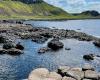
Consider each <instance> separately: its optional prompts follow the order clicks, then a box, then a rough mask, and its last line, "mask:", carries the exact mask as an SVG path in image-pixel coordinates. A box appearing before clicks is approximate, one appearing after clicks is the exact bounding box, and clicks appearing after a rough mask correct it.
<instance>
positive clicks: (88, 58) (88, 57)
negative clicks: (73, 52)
mask: <svg viewBox="0 0 100 80" xmlns="http://www.w3.org/2000/svg"><path fill="white" fill-rule="evenodd" d="M83 58H84V59H85V60H88V61H90V60H94V55H93V54H87V55H84V56H83Z"/></svg>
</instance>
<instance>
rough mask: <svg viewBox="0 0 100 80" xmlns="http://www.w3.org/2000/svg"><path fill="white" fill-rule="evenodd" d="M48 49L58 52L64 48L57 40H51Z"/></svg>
mask: <svg viewBox="0 0 100 80" xmlns="http://www.w3.org/2000/svg"><path fill="white" fill-rule="evenodd" d="M48 47H49V48H51V49H52V50H59V49H61V48H63V47H64V44H63V43H62V42H60V41H59V40H56V39H53V40H51V41H50V42H48Z"/></svg>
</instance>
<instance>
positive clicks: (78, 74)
mask: <svg viewBox="0 0 100 80" xmlns="http://www.w3.org/2000/svg"><path fill="white" fill-rule="evenodd" d="M66 76H69V77H72V78H74V79H77V80H81V79H82V78H84V72H82V71H72V70H70V71H68V72H67V73H66Z"/></svg>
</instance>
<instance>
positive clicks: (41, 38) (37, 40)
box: [32, 35, 48, 43]
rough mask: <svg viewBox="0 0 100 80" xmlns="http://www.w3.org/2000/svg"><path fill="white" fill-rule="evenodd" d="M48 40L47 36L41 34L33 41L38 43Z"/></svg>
mask: <svg viewBox="0 0 100 80" xmlns="http://www.w3.org/2000/svg"><path fill="white" fill-rule="evenodd" d="M47 40H48V38H47V37H43V36H41V35H39V36H37V37H34V38H32V41H33V42H36V43H44V42H45V41H47Z"/></svg>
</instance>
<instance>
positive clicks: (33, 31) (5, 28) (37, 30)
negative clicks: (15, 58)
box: [0, 20, 100, 53]
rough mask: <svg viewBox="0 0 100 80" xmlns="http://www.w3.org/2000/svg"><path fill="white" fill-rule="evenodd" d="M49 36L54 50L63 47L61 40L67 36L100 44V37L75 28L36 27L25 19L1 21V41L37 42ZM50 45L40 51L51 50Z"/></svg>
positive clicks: (42, 41)
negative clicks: (25, 21)
mask: <svg viewBox="0 0 100 80" xmlns="http://www.w3.org/2000/svg"><path fill="white" fill-rule="evenodd" d="M49 38H53V40H52V41H51V42H49V43H48V47H49V48H51V49H53V50H55V49H56V48H57V49H59V48H63V46H64V44H63V43H61V42H59V40H61V39H65V38H67V39H77V40H79V41H92V42H93V44H94V45H95V46H97V47H99V45H100V38H97V37H94V36H92V35H88V34H86V33H82V32H76V31H74V30H64V29H50V28H42V27H35V26H31V25H30V24H23V21H9V20H8V21H7V20H3V21H0V43H3V44H4V43H8V42H11V43H15V42H16V40H17V39H31V40H32V41H33V42H36V43H44V42H45V41H47V40H48V39H49ZM54 40H55V41H54ZM54 46H55V47H54ZM48 47H46V48H45V49H44V48H43V49H40V51H39V52H40V53H41V52H43V53H44V52H45V51H48V50H50V49H48ZM42 50H44V51H42ZM1 52H2V49H1Z"/></svg>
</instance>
